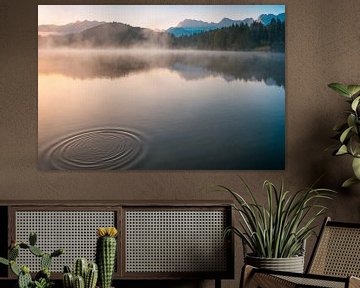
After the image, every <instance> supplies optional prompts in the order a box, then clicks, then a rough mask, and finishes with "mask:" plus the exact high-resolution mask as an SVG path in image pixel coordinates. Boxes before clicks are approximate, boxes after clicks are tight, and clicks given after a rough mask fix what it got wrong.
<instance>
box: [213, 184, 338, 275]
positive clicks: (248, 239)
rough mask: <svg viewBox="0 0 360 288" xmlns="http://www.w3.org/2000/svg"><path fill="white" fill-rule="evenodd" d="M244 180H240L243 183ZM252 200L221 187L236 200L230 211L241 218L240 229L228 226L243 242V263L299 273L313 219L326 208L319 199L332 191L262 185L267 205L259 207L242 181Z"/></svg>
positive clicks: (312, 231) (312, 230)
mask: <svg viewBox="0 0 360 288" xmlns="http://www.w3.org/2000/svg"><path fill="white" fill-rule="evenodd" d="M242 181H243V180H242ZM243 183H244V187H245V191H246V194H248V196H249V197H250V199H251V201H247V200H245V198H244V197H243V196H242V195H240V194H239V193H237V192H235V191H233V190H232V189H230V188H228V187H225V186H220V188H221V189H222V190H225V191H227V192H229V193H230V194H231V195H232V196H233V197H234V199H235V201H236V204H234V205H233V208H234V209H235V211H236V212H238V214H239V215H240V219H239V220H240V221H239V226H238V227H235V226H232V227H228V228H227V229H226V233H229V232H233V233H234V234H235V235H237V236H239V237H240V238H241V240H242V241H243V244H244V247H247V248H248V249H244V251H246V250H249V253H247V254H246V255H244V257H245V264H249V265H252V266H255V267H259V268H265V269H271V270H277V271H290V272H300V273H302V272H303V270H304V245H305V241H306V240H307V239H308V238H309V237H310V235H311V234H313V233H314V229H315V227H316V226H317V225H316V220H317V219H318V218H319V217H320V216H321V215H323V214H324V211H325V210H326V207H325V206H323V205H320V204H319V203H318V202H319V201H318V200H321V199H331V198H332V197H331V195H332V194H333V193H334V191H332V190H329V189H314V188H312V187H310V188H304V189H302V190H300V191H298V192H296V193H291V192H290V191H286V190H285V189H284V186H283V184H281V187H280V188H279V189H278V188H277V187H275V185H274V184H273V183H271V182H270V181H267V180H266V181H265V182H264V189H265V190H266V193H267V203H266V205H262V204H260V203H259V202H258V200H257V199H256V198H255V196H254V193H253V192H252V191H251V189H250V188H249V186H248V185H246V183H245V182H244V181H243Z"/></svg>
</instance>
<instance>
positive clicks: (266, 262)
mask: <svg viewBox="0 0 360 288" xmlns="http://www.w3.org/2000/svg"><path fill="white" fill-rule="evenodd" d="M245 263H246V264H248V265H251V266H254V267H257V268H262V269H269V270H275V271H286V272H297V273H304V256H295V257H289V258H263V257H255V256H251V255H249V254H248V255H246V256H245Z"/></svg>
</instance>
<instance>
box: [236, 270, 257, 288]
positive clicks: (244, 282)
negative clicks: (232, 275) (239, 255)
mask: <svg viewBox="0 0 360 288" xmlns="http://www.w3.org/2000/svg"><path fill="white" fill-rule="evenodd" d="M253 271H254V267H252V266H250V265H244V267H243V268H242V271H241V278H240V284H239V288H246V287H248V285H249V283H250V280H251V276H252V274H253Z"/></svg>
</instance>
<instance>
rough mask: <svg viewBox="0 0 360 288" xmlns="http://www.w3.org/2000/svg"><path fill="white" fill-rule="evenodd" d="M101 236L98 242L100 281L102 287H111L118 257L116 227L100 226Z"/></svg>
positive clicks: (97, 254) (99, 232) (97, 260)
mask: <svg viewBox="0 0 360 288" xmlns="http://www.w3.org/2000/svg"><path fill="white" fill-rule="evenodd" d="M97 235H98V236H99V238H98V240H97V243H96V262H97V265H98V267H99V282H100V287H101V288H110V287H111V280H112V274H113V272H114V265H115V258H116V238H115V237H116V236H117V230H116V228H115V227H107V228H98V229H97Z"/></svg>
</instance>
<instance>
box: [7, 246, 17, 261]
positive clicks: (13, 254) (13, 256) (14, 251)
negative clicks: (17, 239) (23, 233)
mask: <svg viewBox="0 0 360 288" xmlns="http://www.w3.org/2000/svg"><path fill="white" fill-rule="evenodd" d="M8 256H9V260H14V261H15V260H16V258H17V257H18V256H19V246H17V245H16V246H15V247H14V248H12V249H10V250H9V253H8Z"/></svg>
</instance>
